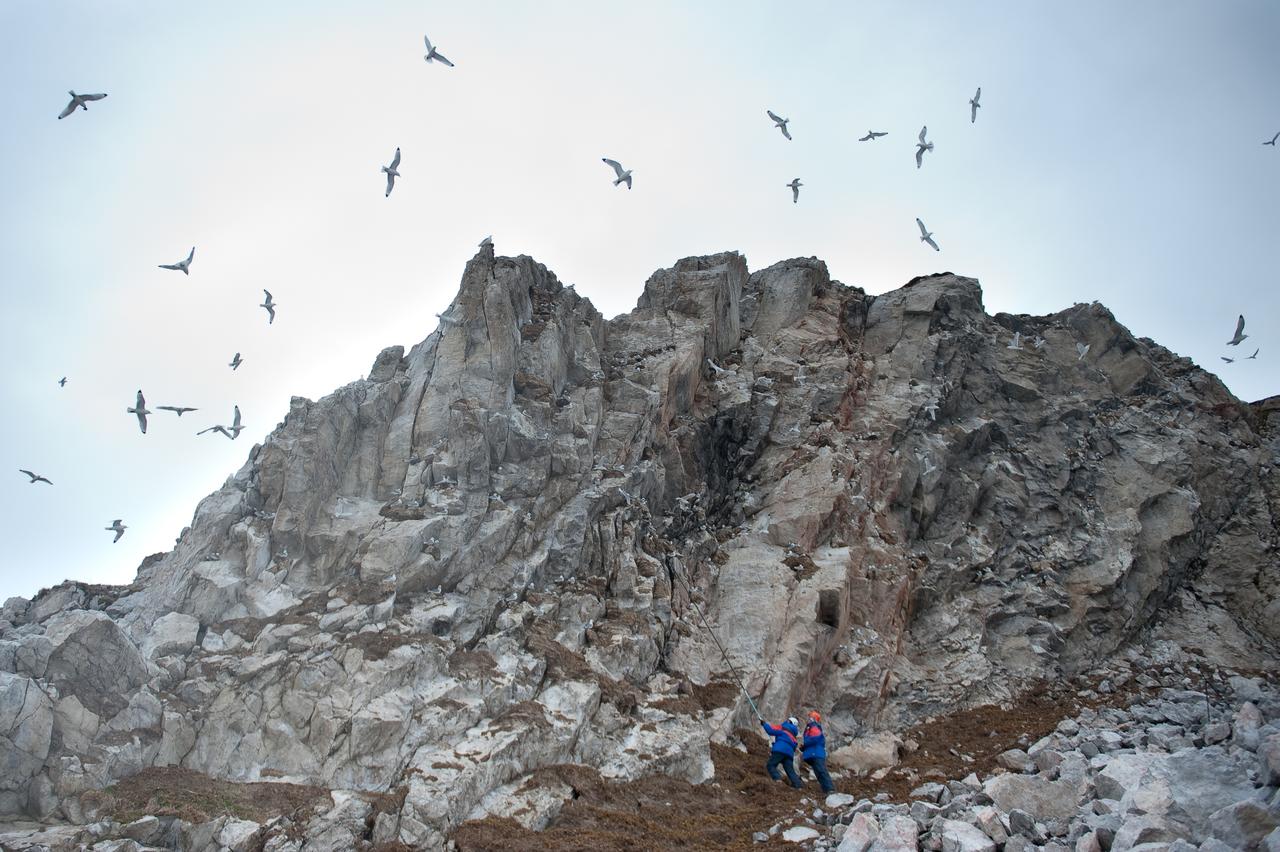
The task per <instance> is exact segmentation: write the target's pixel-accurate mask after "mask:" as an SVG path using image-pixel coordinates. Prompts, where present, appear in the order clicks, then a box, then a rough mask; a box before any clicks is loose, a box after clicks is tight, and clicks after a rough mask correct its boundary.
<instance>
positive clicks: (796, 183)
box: [787, 178, 804, 204]
mask: <svg viewBox="0 0 1280 852" xmlns="http://www.w3.org/2000/svg"><path fill="white" fill-rule="evenodd" d="M787 186H789V187H791V203H792V204H795V203H796V202H797V201H799V200H800V187H802V186H804V184H802V183H801V182H800V178H792V179H791V183H789V184H787Z"/></svg>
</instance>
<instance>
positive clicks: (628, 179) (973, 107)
mask: <svg viewBox="0 0 1280 852" xmlns="http://www.w3.org/2000/svg"><path fill="white" fill-rule="evenodd" d="M423 42H424V43H425V44H426V49H427V52H426V54H424V55H423V59H424V60H425V61H426V62H427V63H429V64H430V63H435V62H439V63H440V64H442V65H446V66H448V67H450V68H453V67H454V64H453V62H451V61H450V60H449V59H448V58H447V57H445V56H444V54H442V53H440V51H439V49H437V48H436V47H435V45H433V44H432V43H431V39H430V38H428V37H427V36H423ZM67 94H69V95H70V96H71V101H70V102H69V103H68V104H67V106H66V107H65V108H64V109H63V110H62V112H61V113H59V114H58V118H59V120H61V119H64V118H66V117H67V116H69V115H71V114H73V113H75V112H76V111H77V110H84V111H85V112H88V111H89V104H90V103H93V102H95V101H100V100H102V99H104V98H106V97H107V95H106V93H97V94H88V95H81V94H77V93H76V92H75V91H68V93H67ZM981 98H982V88H981V87H979V88H978V90H977V91H976V92H975V93H974V95H973V97H972V98H970V99H969V123H970V124H973V123H975V122H976V121H977V120H978V110H979V109H980V108H981V107H982V104H981ZM765 114H766V115H768V117H769V119H770V120H772V121H773V124H774V126H775V127H776V128H777V129H778V131H779V132H781V134H782V136H783V137H784V138H785V139H787V140H788V141H790V140H791V138H792V137H791V130H790V128H789V127H788V125H789V124H790V123H791V119H789V118H784V117H782V116H780V115H778V114H777V113H775V112H774V111H773V110H771V109H766V110H765ZM928 132H929V127H928V125H925V126H922V127H921V128H920V133H919V134H918V135H917V137H916V145H915V149H916V150H915V158H916V168H917V169H919V168H921V167H923V165H924V155H925V154H926V153H928V152H931V151H933V142H931V141H929V139H928ZM888 135H889V133H888V131H877V130H868V131H867V134H866V135H865V136H862V137H860V138H859V139H858V141H859V142H874V141H876V140H877V139H880V138H881V137H884V136H888ZM1278 139H1280V133H1276V134H1275V135H1274V136H1272V137H1271V139H1270V140H1267V141H1264V142H1263V143H1262V144H1263V145H1271V146H1272V147H1275V146H1276V141H1277V140H1278ZM601 160H602V161H603V162H604V164H605V165H607V166H609V168H611V169H613V172H614V180H613V185H614V186H618V185H620V184H624V183H625V184H626V185H627V189H631V186H632V170H631V169H628V168H624V167H623V165H622V164H621V163H620V162H618V161H617V160H613V159H610V158H608V157H602V158H601ZM399 168H400V149H399V148H396V150H395V154H394V155H393V156H392V158H391V163H390V164H389V165H386V166H382V168H381V172H382V173H383V174H385V175H386V178H387V186H386V197H390V196H391V191H392V190H393V189H394V188H395V183H396V178H398V177H400V171H399ZM786 186H787V188H788V189H790V190H791V201H792V203H793V204H794V203H798V202H799V201H800V187H802V186H804V184H803V183H801V181H800V178H798V177H797V178H794V179H792V181H791V182H790V183H788V184H786ZM916 226H917V227H918V228H919V229H920V241H921V242H922V243H925V244H926V245H928V246H929V247H930V248H932V249H933V250H934V251H941V249H940V248H939V247H938V243H937V242H936V241H935V240H934V239H933V233H932V232H931V231H929V229H928V228H926V227H925V224H924V222H923V221H922V220H921V219H920V218H919V217H916ZM492 244H493V243H492V239H491V238H490V237H485V239H484V241H483V242H481V243H480V245H481V247H484V246H489V245H492ZM195 255H196V249H195V246H192V247H191V250H190V251H189V252H188V253H187V256H186V257H185V258H184V259H182V260H180V261H178V262H177V263H162V264H159V268H161V269H169V270H173V271H175V272H181V273H182V274H183V275H190V274H191V264H192V263H193V262H194V261H195ZM262 292H263V295H264V299H263V301H262V303H261V304H259V305H258V307H260V308H263V309H265V310H266V312H267V324H268V325H271V324H274V323H275V319H276V305H277V304H278V303H277V302H276V301H275V299H274V298H273V297H272V295H271V292H270V291H269V290H265V289H264V290H263V291H262ZM436 316H437V317H440V315H439V314H437V315H436ZM440 318H441V319H442V320H446V319H447V318H446V317H440ZM1248 336H1249V335H1247V334H1245V333H1244V316H1243V315H1241V316H1240V318H1239V320H1238V321H1237V323H1236V330H1235V334H1234V335H1233V336H1232V339H1231V340H1229V341H1227V345H1228V346H1238V345H1240V343H1241V342H1242V341H1243V340H1244V339H1245V338H1247V337H1248ZM1022 343H1023V341H1022V334H1021V333H1020V332H1016V331H1015V332H1014V334H1013V339H1012V340H1011V341H1010V343H1009V344H1008V346H1007V347H1006V348H1008V349H1019V350H1020V349H1022ZM1031 344H1032V346H1033V347H1034V348H1035V349H1036V350H1040V349H1042V348H1043V347H1044V346H1045V345H1046V341H1045V339H1044V338H1043V337H1039V336H1037V337H1036V338H1035V339H1034V340H1032V341H1031ZM1258 351H1259V350H1258V349H1254V351H1253V354H1252V355H1249V356H1248V357H1247V358H1246V359H1245V360H1252V359H1256V358H1257V357H1258ZM1088 353H1089V344H1086V343H1077V344H1076V354H1077V360H1079V361H1083V360H1084V358H1085V356H1086V355H1087V354H1088ZM1220 357H1221V358H1222V360H1223V361H1225V362H1226V363H1228V364H1231V363H1234V362H1235V360H1236V359H1235V358H1231V357H1228V356H1225V355H1223V356H1220ZM242 363H243V360H242V359H241V357H240V353H239V352H237V353H235V355H234V356H233V357H232V359H231V362H230V363H229V364H228V366H229V367H230V368H231V369H232V370H233V371H235V370H237V369H239V368H240V365H241V364H242ZM712 367H713V368H714V369H715V371H716V373H717V374H718V373H720V372H723V370H722V369H721V368H719V367H718V365H715V364H712ZM66 384H67V377H66V376H63V377H62V378H61V379H59V380H58V385H59V387H65V386H66ZM234 408H235V411H234V414H233V416H232V420H231V425H230V426H226V425H222V424H215V425H213V426H210V427H208V428H206V429H201V430H200V431H198V432H197V433H196V434H197V435H204V434H207V433H210V432H212V433H216V434H220V435H223V436H225V437H227V438H229V439H231V440H233V441H234V440H235V439H236V438H238V437H239V436H240V432H241V431H243V430H244V428H245V427H244V426H243V425H242V423H241V422H240V406H239V405H236V406H234ZM933 408H935V409H936V405H935V406H933ZM156 410H157V411H171V412H173V413H174V414H176V415H177V416H178V417H182V415H183V414H186V413H187V412H191V411H198V410H199V409H196V408H193V407H191V406H185V405H158V406H156ZM125 411H126V412H127V413H129V414H132V415H134V416H135V417H136V418H137V420H138V428H139V429H140V430H141V431H142V434H144V435H145V434H146V433H147V417H148V416H150V415H151V414H153V413H154V412H152V411H150V410H149V409H148V408H147V402H146V398H145V397H144V396H143V393H142V391H141V390H140V389H139V390H138V393H137V398H136V399H135V401H134V404H133V405H132V406H130V407H128V408H126V409H125ZM929 413H930V416H931V417H932V416H934V411H932V410H931V411H930V412H929ZM19 472H20V473H22V474H24V475H26V476H27V477H28V479H29V482H30V484H31V485H35V484H36V483H39V482H43V483H45V484H47V485H52V484H53V482H52V481H51V480H50V479H49V478H48V477H45V476H42V475H41V474H38V473H35V472H34V471H31V470H27V469H25V468H19ZM105 529H106V530H107V531H108V532H113V533H115V538H113V539H112V543H115V542H118V541H119V540H120V538H121V536H123V535H124V532H125V530H126V529H128V527H127V526H126V525H125V524H124V523H122V522H121V519H120V518H116V519H115V520H113V521H112V522H111V526H109V527H106V528H105Z"/></svg>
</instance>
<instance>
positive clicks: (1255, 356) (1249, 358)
mask: <svg viewBox="0 0 1280 852" xmlns="http://www.w3.org/2000/svg"><path fill="white" fill-rule="evenodd" d="M1258 352H1259V350H1257V349H1255V350H1253V354H1252V355H1250V356H1249V357H1248V358H1245V359H1244V360H1246V361H1252V360H1254V359H1255V358H1257V357H1258Z"/></svg>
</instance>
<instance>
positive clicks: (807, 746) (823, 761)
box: [801, 710, 836, 793]
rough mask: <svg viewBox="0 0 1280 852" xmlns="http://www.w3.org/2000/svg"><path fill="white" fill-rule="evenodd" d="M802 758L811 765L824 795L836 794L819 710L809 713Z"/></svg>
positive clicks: (805, 727)
mask: <svg viewBox="0 0 1280 852" xmlns="http://www.w3.org/2000/svg"><path fill="white" fill-rule="evenodd" d="M801 756H802V757H803V758H804V762H805V763H807V764H809V769H810V770H812V772H813V774H814V777H816V778H817V779H818V784H820V785H821V786H822V792H823V793H834V792H835V789H836V787H835V785H834V784H832V783H831V776H830V775H829V774H828V773H827V737H826V734H824V733H822V716H821V715H820V714H819V713H818V711H817V710H811V711H809V722H808V724H806V725H805V726H804V745H803V751H802V752H801Z"/></svg>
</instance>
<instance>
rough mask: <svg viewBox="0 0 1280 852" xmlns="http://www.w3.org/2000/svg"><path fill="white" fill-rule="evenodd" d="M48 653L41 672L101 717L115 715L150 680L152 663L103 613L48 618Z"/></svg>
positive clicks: (72, 614)
mask: <svg viewBox="0 0 1280 852" xmlns="http://www.w3.org/2000/svg"><path fill="white" fill-rule="evenodd" d="M44 636H45V638H46V639H47V640H48V641H49V643H50V650H49V657H48V660H47V662H46V663H45V666H44V671H43V672H42V673H40V674H41V676H43V677H45V678H47V679H48V680H49V681H50V682H51V683H53V684H54V685H55V686H56V687H57V688H58V692H59V693H61V694H62V695H74V696H75V697H76V698H78V699H79V700H80V703H81V704H82V705H83V706H84V707H85V708H86V709H87V710H89V711H91V712H92V713H95V714H96V715H97V716H98V717H100V718H104V719H105V718H110V717H111V716H114V715H115V714H116V713H118V712H120V711H121V710H123V709H124V708H125V706H126V705H127V704H128V703H129V696H130V695H131V694H132V693H133V691H134V690H135V689H137V688H138V687H140V686H142V685H143V684H144V683H146V682H147V677H148V675H147V664H146V663H145V662H144V661H143V659H142V654H140V653H139V652H138V649H137V647H136V646H135V645H134V644H133V643H132V642H131V641H129V637H128V636H126V635H125V633H124V631H123V630H121V629H120V627H119V626H118V625H117V624H116V623H115V622H114V621H112V620H111V617H110V616H108V615H107V614H106V613H104V612H91V611H89V610H83V609H81V610H72V611H70V612H63V613H59V614H57V615H54V616H51V617H50V618H49V620H48V621H47V622H45V634H44Z"/></svg>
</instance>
